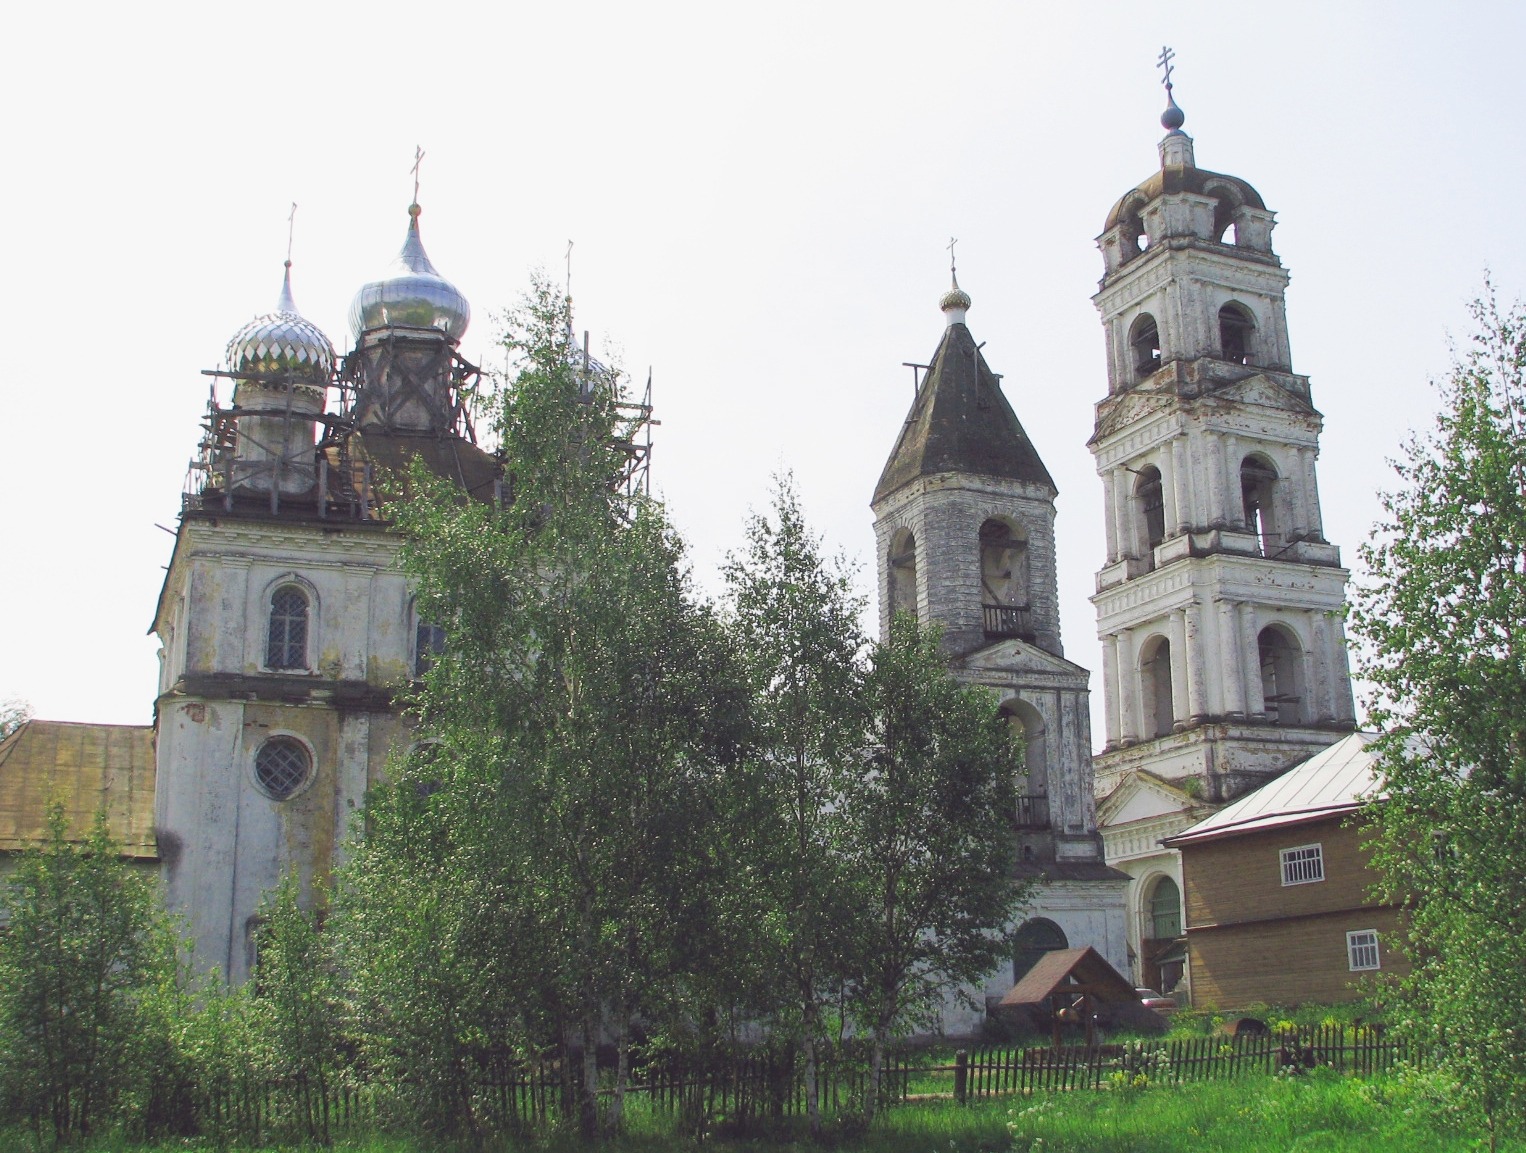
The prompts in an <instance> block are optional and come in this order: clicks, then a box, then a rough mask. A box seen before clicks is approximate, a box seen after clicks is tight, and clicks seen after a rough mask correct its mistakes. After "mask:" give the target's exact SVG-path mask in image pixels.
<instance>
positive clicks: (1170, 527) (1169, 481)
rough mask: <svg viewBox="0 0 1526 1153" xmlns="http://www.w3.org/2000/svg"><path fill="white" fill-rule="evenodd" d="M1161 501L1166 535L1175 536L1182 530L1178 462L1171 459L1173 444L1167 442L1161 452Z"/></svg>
mask: <svg viewBox="0 0 1526 1153" xmlns="http://www.w3.org/2000/svg"><path fill="white" fill-rule="evenodd" d="M1160 503H1161V505H1162V506H1163V511H1164V513H1165V516H1164V517H1163V519H1164V520H1165V522H1166V523H1165V530H1166V532H1165V535H1166V536H1168V537H1172V536H1175V535H1176V534H1177V533H1178V532H1179V531H1180V530H1181V524H1182V518H1181V513H1180V511H1179V510H1178V509H1177V506H1176V463H1175V462H1174V461H1173V460H1172V459H1171V446H1170V444H1167V445H1166V447H1165V451H1164V452H1162V453H1161V454H1160Z"/></svg>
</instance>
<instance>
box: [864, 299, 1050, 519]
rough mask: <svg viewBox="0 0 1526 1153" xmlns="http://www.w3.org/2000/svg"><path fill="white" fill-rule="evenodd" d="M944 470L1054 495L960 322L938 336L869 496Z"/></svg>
mask: <svg viewBox="0 0 1526 1153" xmlns="http://www.w3.org/2000/svg"><path fill="white" fill-rule="evenodd" d="M945 472H963V473H975V474H979V475H982V476H997V477H1006V478H1009V479H1012V480H1022V481H1028V482H1030V483H1033V484H1041V485H1044V486H1045V487H1047V488H1048V489H1049V490H1050V491H1051V492H1054V491H1056V490H1055V486H1054V480H1053V479H1052V478H1051V477H1050V475H1049V470H1048V469H1046V468H1045V467H1044V462H1043V461H1042V460H1040V459H1039V454H1038V450H1037V449H1035V448H1034V447H1033V442H1032V441H1030V440H1029V439H1028V434H1027V433H1026V432H1024V431H1023V426H1022V423H1021V422H1020V421H1019V420H1018V419H1017V414H1016V413H1015V412H1013V411H1012V406H1011V405H1010V404H1008V403H1007V398H1006V397H1005V396H1003V395H1002V391H1001V384H1000V382H999V381H998V380H997V378H996V374H995V373H993V372H992V371H991V369H990V368H989V367H988V366H987V365H986V361H985V357H983V356H981V354H980V349H978V348H977V347H976V346H975V338H974V337H972V336H971V335H970V330H969V329H968V328H967V327H965V326H964V325H963V324H951V325H949V326H948V329H947V330H946V331H945V332H944V334H943V341H942V343H940V344H939V345H938V351H937V352H935V353H934V354H933V360H932V364H931V366H930V367H929V368H928V370H927V375H926V376H925V377H923V380H922V387H921V388H920V389H919V390H918V392H917V398H916V400H915V401H913V402H912V406H911V412H910V413H909V414H907V417H906V423H905V425H903V426H902V428H901V435H900V439H899V440H897V441H896V446H895V451H894V452H892V453H891V454H890V459H889V460H888V461H887V462H886V464H885V471H884V472H883V473H881V474H880V482H879V484H877V485H875V488H874V499H875V501H879V500H881V499H882V498H884V497H887V496H889V495H890V494H891V493H893V492H895V491H896V489H898V488H900V487H902V486H903V485H905V484H909V483H910V482H911V481H913V480H916V479H917V478H918V477H922V476H933V475H935V474H937V473H945Z"/></svg>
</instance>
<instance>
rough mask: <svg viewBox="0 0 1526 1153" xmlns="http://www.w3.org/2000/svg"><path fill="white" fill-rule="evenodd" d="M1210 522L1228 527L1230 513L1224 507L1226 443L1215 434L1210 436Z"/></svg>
mask: <svg viewBox="0 0 1526 1153" xmlns="http://www.w3.org/2000/svg"><path fill="white" fill-rule="evenodd" d="M1208 482H1209V491H1208V507H1207V509H1206V510H1204V511H1206V512H1207V514H1208V522H1209V523H1210V524H1221V525H1227V524H1228V523H1229V512H1228V510H1226V509H1225V507H1224V493H1225V492H1226V491H1227V489H1226V487H1225V484H1226V482H1225V480H1224V442H1223V441H1222V440H1220V439H1219V437H1218V436H1217V435H1216V434H1214V433H1209V434H1208Z"/></svg>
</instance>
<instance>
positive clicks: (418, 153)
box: [409, 144, 424, 204]
mask: <svg viewBox="0 0 1526 1153" xmlns="http://www.w3.org/2000/svg"><path fill="white" fill-rule="evenodd" d="M423 163H424V146H423V145H422V144H416V145H414V148H413V167H412V168H411V169H409V171H411V172H412V173H413V202H414V203H415V204H417V203H418V202H419V165H421V164H423Z"/></svg>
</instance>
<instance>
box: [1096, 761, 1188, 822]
mask: <svg viewBox="0 0 1526 1153" xmlns="http://www.w3.org/2000/svg"><path fill="white" fill-rule="evenodd" d="M1201 805H1202V802H1201V801H1199V800H1196V799H1194V798H1193V797H1190V796H1188V795H1187V793H1185V792H1184V791H1183V790H1182V789H1180V788H1178V787H1177V786H1176V785H1173V784H1172V783H1171V782H1170V781H1167V780H1163V779H1162V778H1160V777H1157V776H1156V775H1155V774H1154V773H1147V772H1144V771H1142V770H1136V771H1135V772H1132V773H1130V774H1129V775H1128V776H1127V777H1126V778H1124V781H1123V783H1122V784H1120V785H1119V786H1118V787H1117V788H1116V789H1114V790H1113V791H1112V792H1111V793H1109V794H1108V795H1107V796H1106V797H1105V798H1104V799H1103V801H1102V803H1101V804H1099V805H1098V806H1097V824H1098V825H1100V826H1105V827H1109V828H1111V827H1114V826H1117V825H1128V824H1132V823H1134V822H1135V821H1150V820H1155V819H1156V818H1159V817H1169V816H1172V815H1175V814H1177V813H1183V812H1187V811H1188V810H1192V809H1197V808H1200V807H1201Z"/></svg>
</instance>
